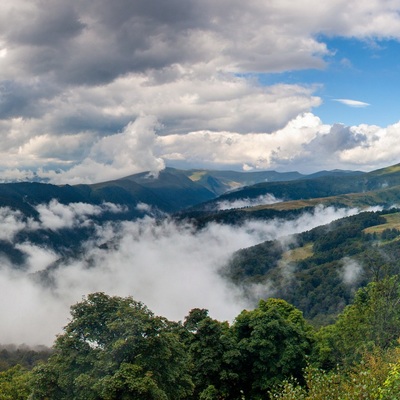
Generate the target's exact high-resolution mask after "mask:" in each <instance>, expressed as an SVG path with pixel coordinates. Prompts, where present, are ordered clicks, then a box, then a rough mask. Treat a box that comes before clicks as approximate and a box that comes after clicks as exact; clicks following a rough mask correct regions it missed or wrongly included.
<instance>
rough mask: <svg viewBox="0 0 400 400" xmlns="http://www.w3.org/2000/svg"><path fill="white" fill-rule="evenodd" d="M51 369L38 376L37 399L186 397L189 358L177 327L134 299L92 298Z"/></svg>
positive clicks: (75, 315)
mask: <svg viewBox="0 0 400 400" xmlns="http://www.w3.org/2000/svg"><path fill="white" fill-rule="evenodd" d="M71 314H72V320H71V322H70V323H69V324H68V325H67V326H66V327H65V333H64V334H63V335H61V336H59V337H58V338H57V340H56V342H55V345H54V349H55V353H54V354H53V355H52V356H51V357H50V359H49V361H48V363H47V364H44V365H42V366H40V367H37V368H36V369H34V371H33V379H34V390H33V393H32V399H47V398H51V399H60V400H63V399H75V400H80V399H82V400H83V399H85V400H91V399H93V400H99V399H104V400H111V399H141V400H152V399H154V400H155V399H157V400H159V399H160V400H162V399H165V400H168V399H174V400H175V399H182V398H187V397H188V396H189V395H190V394H191V393H192V391H193V384H192V381H191V377H190V375H189V371H188V357H187V354H186V352H185V349H184V347H183V345H182V343H181V342H180V341H179V338H178V336H177V334H176V333H175V332H174V327H173V324H171V323H170V322H169V321H167V320H166V319H165V318H162V317H156V316H154V314H153V313H152V312H151V311H150V310H149V309H148V308H147V307H146V306H144V305H143V304H142V303H140V302H136V301H134V300H133V299H132V298H130V297H127V298H121V297H110V296H107V295H106V294H104V293H94V294H90V295H89V296H88V297H87V299H84V300H83V301H82V302H80V303H78V304H76V305H74V306H72V307H71Z"/></svg>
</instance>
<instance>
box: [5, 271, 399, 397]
mask: <svg viewBox="0 0 400 400" xmlns="http://www.w3.org/2000/svg"><path fill="white" fill-rule="evenodd" d="M399 300H400V277H399V276H397V275H392V276H385V277H382V278H381V279H378V280H375V281H373V282H371V283H369V284H368V285H367V286H366V287H364V288H361V289H359V290H358V291H357V292H356V295H355V297H354V300H353V302H352V303H351V304H350V305H348V306H347V307H346V308H345V309H344V310H343V312H342V313H340V314H339V316H338V317H337V319H336V320H335V322H334V323H333V324H329V325H326V326H324V327H322V328H318V329H316V328H314V327H313V326H312V325H311V324H309V323H308V322H307V321H306V319H305V318H304V316H303V314H302V312H301V311H300V310H299V309H297V308H296V307H294V306H293V305H291V304H289V303H288V302H286V301H285V300H282V299H276V298H269V299H267V300H261V301H260V302H259V304H258V307H256V308H255V309H253V310H243V311H242V312H241V313H240V314H239V315H238V316H237V317H236V319H235V320H234V322H233V323H232V324H229V323H228V322H221V321H218V320H215V319H213V318H212V317H211V316H209V314H208V311H207V310H205V309H193V310H191V311H190V312H189V313H188V316H187V317H186V318H185V319H184V321H183V322H174V321H169V320H167V319H166V318H163V317H159V316H156V315H154V314H153V313H152V312H151V311H150V310H149V309H148V308H147V307H146V306H145V305H144V304H142V303H141V302H137V301H135V300H133V299H132V298H130V297H127V298H122V297H112V296H108V295H106V294H104V293H93V294H90V295H88V296H87V298H85V299H84V300H82V301H81V302H80V303H77V304H75V305H73V306H72V307H71V320H70V323H69V324H68V325H67V326H66V327H65V329H64V333H63V334H62V335H59V336H58V337H57V339H56V341H55V343H54V345H53V347H52V349H51V354H50V355H49V354H47V353H46V352H43V351H42V352H40V351H36V352H35V351H34V350H25V351H21V350H15V349H14V350H13V349H9V350H7V351H6V352H5V351H2V352H1V353H0V358H1V359H4V358H5V355H6V356H7V357H8V359H9V360H10V359H13V362H11V363H9V364H8V365H5V366H4V368H3V371H2V372H0V398H1V399H13V400H19V399H31V400H33V399H42V400H45V399H71V400H72V399H74V400H76V399H82V400H83V399H85V400H90V399H93V400H94V399H104V400H111V399H149V400H150V399H154V400H156V399H157V400H158V399H171V400H173V399H174V400H175V399H202V400H211V399H232V400H235V399H238V400H239V399H241V400H242V399H255V400H257V399H280V400H289V399H291V400H294V399H296V400H299V399H326V400H329V399H332V400H333V399H388V400H389V399H391V400H392V399H396V398H400V384H399V382H400V380H399V378H400V347H399V338H400V301H399ZM18 351H19V357H18V356H16V354H15V353H16V352H18ZM24 353H25V355H27V354H28V353H29V354H30V357H31V359H35V361H34V362H33V363H25V364H24V365H21V364H22V363H21V361H22V359H23V358H24V357H23V354H24ZM2 365H4V363H3V364H2ZM32 367H33V368H32Z"/></svg>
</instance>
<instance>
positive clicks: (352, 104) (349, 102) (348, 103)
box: [333, 99, 371, 108]
mask: <svg viewBox="0 0 400 400" xmlns="http://www.w3.org/2000/svg"><path fill="white" fill-rule="evenodd" d="M333 100H334V101H337V102H338V103H342V104H344V105H346V106H349V107H354V108H364V107H368V106H370V105H371V104H369V103H364V102H363V101H358V100H350V99H333Z"/></svg>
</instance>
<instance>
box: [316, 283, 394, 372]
mask: <svg viewBox="0 0 400 400" xmlns="http://www.w3.org/2000/svg"><path fill="white" fill-rule="evenodd" d="M399 337H400V285H399V277H398V276H392V277H387V278H384V279H382V280H380V281H378V282H371V283H369V284H368V285H367V286H366V287H365V288H362V289H359V290H358V291H357V293H356V296H355V298H354V302H353V304H351V305H349V306H347V307H346V308H345V310H344V312H343V313H342V314H341V315H339V317H338V319H337V321H336V323H335V324H334V325H332V326H328V327H325V328H322V329H321V331H320V332H319V338H320V341H319V346H320V349H322V351H321V355H322V354H323V355H322V356H321V360H323V361H322V362H323V363H325V365H327V364H329V362H330V363H331V364H336V363H344V364H351V363H352V362H354V361H359V360H360V358H361V356H362V354H363V353H365V351H372V350H373V349H374V348H381V349H387V348H390V347H393V346H395V345H397V340H398V338H399Z"/></svg>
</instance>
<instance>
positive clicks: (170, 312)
mask: <svg viewBox="0 0 400 400" xmlns="http://www.w3.org/2000/svg"><path fill="white" fill-rule="evenodd" d="M105 209H107V210H108V211H110V210H111V209H112V210H113V211H114V212H118V211H119V209H118V207H117V206H115V205H111V204H106V205H103V206H102V207H98V206H92V205H89V204H70V205H68V206H66V205H62V204H60V203H58V202H56V201H52V202H51V203H49V204H47V205H41V206H39V207H37V210H38V211H39V213H40V221H32V220H26V219H24V218H23V216H21V215H20V214H19V213H18V212H15V211H12V210H10V209H8V208H3V209H0V226H1V230H2V233H1V234H0V236H1V238H2V239H7V240H10V241H12V240H13V238H14V237H15V234H16V233H17V232H19V231H21V230H23V229H27V230H29V229H30V230H34V229H38V228H41V229H43V228H45V229H51V230H57V229H61V228H62V227H64V226H69V227H79V226H80V225H81V224H89V223H92V224H93V221H92V220H91V216H93V215H99V214H100V213H102V212H103V211H104V210H105ZM357 212H358V210H355V209H352V210H344V209H339V210H337V209H334V208H332V207H328V208H324V207H317V208H316V209H315V211H314V212H313V213H306V214H303V215H301V216H300V217H298V218H297V219H296V220H293V221H290V222H288V221H283V220H273V221H269V222H265V221H257V222H254V221H253V222H249V223H247V224H245V225H244V226H242V227H240V228H238V227H232V226H227V225H219V224H216V223H211V224H209V225H208V226H207V227H206V228H205V229H202V230H201V231H196V230H195V229H194V228H193V227H192V226H191V225H189V224H187V225H177V224H176V223H175V222H173V221H172V220H169V219H165V220H164V221H162V222H160V221H156V220H155V219H153V218H151V217H146V218H144V219H141V220H138V221H135V222H132V221H125V222H120V223H115V222H113V223H110V222H108V223H105V224H103V225H97V226H96V234H95V236H94V237H92V238H90V239H89V240H87V242H86V243H85V245H84V248H85V251H84V254H83V255H82V257H81V259H78V260H75V261H73V262H69V263H64V264H62V265H61V266H60V267H59V268H57V269H55V270H54V271H53V272H52V277H53V279H54V282H55V284H54V285H53V286H51V287H43V285H41V284H40V283H38V282H37V281H35V280H34V279H32V276H35V273H37V272H38V271H41V270H44V269H45V268H46V267H47V266H48V265H50V264H51V263H52V262H54V261H55V260H57V258H58V257H59V256H58V255H57V254H55V253H54V252H52V251H50V250H49V249H46V248H44V247H42V248H39V247H37V246H34V245H32V244H31V243H27V242H25V243H18V244H16V245H17V246H18V248H19V249H20V250H22V251H24V252H25V253H26V254H27V255H28V262H27V264H28V265H27V269H25V270H24V271H21V270H16V269H15V268H13V266H12V265H9V262H7V261H6V260H3V262H2V267H1V270H0V293H1V300H2V301H1V302H0V319H1V325H0V343H3V344H6V343H16V344H21V343H26V344H29V345H36V344H45V345H51V344H52V343H53V341H54V339H55V335H56V334H58V333H60V332H61V331H62V327H63V326H65V325H66V323H68V318H69V307H70V305H72V304H74V303H76V302H78V301H80V300H81V299H82V297H83V296H85V295H87V294H89V293H91V292H95V291H103V292H106V293H107V294H110V295H119V296H132V297H133V298H134V299H135V300H139V301H142V302H143V303H144V304H146V305H147V306H148V307H149V308H150V309H151V310H152V311H154V312H155V313H156V314H157V315H163V316H165V317H167V318H169V319H172V320H176V321H177V320H182V319H183V318H184V317H185V315H187V314H188V312H189V310H191V309H192V308H194V307H200V308H207V309H209V310H210V315H211V316H212V317H214V318H217V319H219V320H229V321H231V320H233V318H234V317H235V316H236V315H238V314H239V312H240V311H241V310H242V309H244V308H249V307H253V306H254V305H253V304H248V300H246V298H245V297H244V296H243V294H242V293H241V291H240V289H238V288H236V287H233V286H232V285H231V284H230V283H229V282H227V281H226V280H225V279H223V278H222V277H221V276H220V274H219V271H220V269H221V268H222V267H223V266H224V265H225V264H226V262H227V261H228V260H229V258H230V257H231V255H232V253H233V252H235V251H236V250H238V249H241V248H245V247H249V246H252V245H255V244H257V243H260V242H263V241H265V240H271V239H277V238H279V237H284V236H286V235H289V234H293V233H298V232H302V231H306V230H309V229H312V228H313V227H316V226H318V225H321V224H326V223H329V222H331V221H332V220H335V219H337V218H341V217H344V216H347V215H351V214H355V213H357ZM257 293H261V295H263V291H262V290H260V288H259V287H258V288H257ZM266 293H267V288H266V289H265V293H264V294H266Z"/></svg>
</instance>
